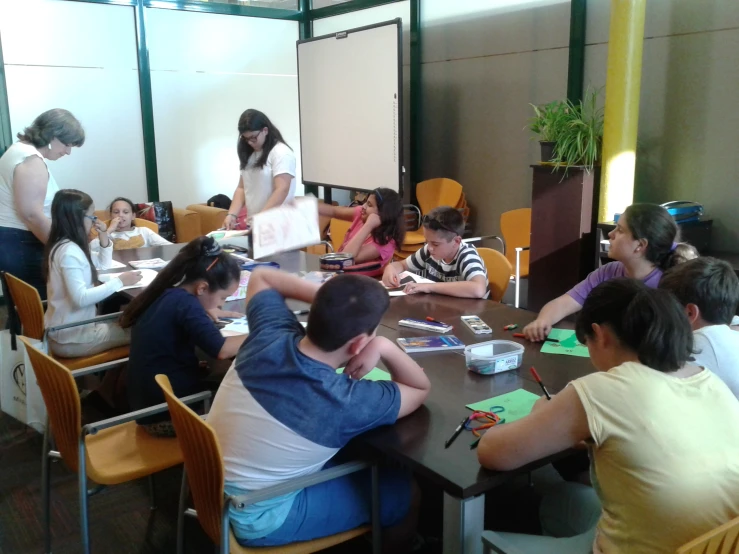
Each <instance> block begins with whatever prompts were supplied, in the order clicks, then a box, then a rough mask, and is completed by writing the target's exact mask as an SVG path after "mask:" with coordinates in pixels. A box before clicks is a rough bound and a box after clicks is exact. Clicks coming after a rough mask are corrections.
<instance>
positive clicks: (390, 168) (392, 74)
mask: <svg viewBox="0 0 739 554" xmlns="http://www.w3.org/2000/svg"><path fill="white" fill-rule="evenodd" d="M401 25H402V22H401V21H400V19H396V20H393V21H388V22H385V23H380V24H377V25H371V26H367V27H360V28H358V29H352V30H349V31H344V32H342V33H336V34H332V35H327V36H325V37H317V38H314V39H308V40H305V41H299V42H298V87H299V103H300V146H301V151H302V155H301V158H302V175H303V182H304V183H305V184H310V185H322V186H331V187H338V188H348V189H353V190H373V189H375V188H377V187H387V188H390V189H393V190H396V191H399V190H400V183H401V181H402V167H403V162H402V146H401V144H402V142H401V137H402V132H401V121H402V117H401V112H402V94H401V92H402V53H401Z"/></svg>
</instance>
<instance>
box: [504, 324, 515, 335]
mask: <svg viewBox="0 0 739 554" xmlns="http://www.w3.org/2000/svg"><path fill="white" fill-rule="evenodd" d="M516 328H518V325H516V324H515V323H511V324H510V325H506V326H505V327H503V330H504V331H510V330H512V329H516ZM514 336H515V335H514Z"/></svg>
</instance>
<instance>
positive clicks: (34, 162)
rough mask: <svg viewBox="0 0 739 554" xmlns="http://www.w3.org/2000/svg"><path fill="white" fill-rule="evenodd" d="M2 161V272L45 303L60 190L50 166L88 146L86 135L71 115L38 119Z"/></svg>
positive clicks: (46, 115)
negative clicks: (46, 257) (48, 245)
mask: <svg viewBox="0 0 739 554" xmlns="http://www.w3.org/2000/svg"><path fill="white" fill-rule="evenodd" d="M18 139H19V140H18V142H16V143H15V144H13V145H12V146H11V147H10V148H8V150H7V151H6V152H5V153H4V154H3V155H2V157H0V244H2V245H3V248H0V271H7V272H8V273H12V274H13V275H15V276H16V277H18V278H19V279H23V280H24V281H26V282H27V283H29V284H30V285H33V286H34V287H35V288H36V289H37V290H38V291H39V294H40V295H41V298H42V299H43V298H46V283H45V282H44V278H43V275H42V273H41V265H42V260H43V252H44V243H45V242H46V239H47V238H48V236H49V229H50V228H51V211H50V210H51V201H52V199H53V198H54V195H55V194H56V192H57V191H58V190H59V187H58V186H57V184H56V181H55V180H54V176H53V175H52V174H51V170H50V169H49V167H48V164H47V160H51V161H54V160H58V159H59V158H62V157H63V156H68V155H69V154H71V153H72V148H73V147H74V146H82V145H83V144H84V143H85V131H84V130H83V129H82V125H80V122H79V121H77V119H76V118H75V117H74V116H73V115H72V114H71V113H69V112H68V111H67V110H62V109H53V110H49V111H46V112H44V113H42V114H41V115H39V116H38V117H37V118H36V119H35V120H34V121H33V123H32V124H31V125H30V126H29V127H26V128H25V129H24V130H23V132H21V133H18Z"/></svg>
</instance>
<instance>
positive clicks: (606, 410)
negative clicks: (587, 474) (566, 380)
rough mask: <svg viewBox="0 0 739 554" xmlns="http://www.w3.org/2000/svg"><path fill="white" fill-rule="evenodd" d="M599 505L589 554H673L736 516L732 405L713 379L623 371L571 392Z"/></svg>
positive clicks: (738, 430) (737, 434) (738, 449)
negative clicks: (581, 414)
mask: <svg viewBox="0 0 739 554" xmlns="http://www.w3.org/2000/svg"><path fill="white" fill-rule="evenodd" d="M572 385H573V386H574V387H575V390H576V391H577V394H578V395H579V397H580V400H581V402H582V404H583V407H584V408H585V412H586V414H587V418H588V426H589V428H590V433H591V436H592V437H593V441H594V445H592V448H591V452H590V455H591V460H592V464H591V475H592V477H593V486H594V487H596V491H597V492H598V496H599V497H600V500H601V503H602V504H603V513H602V514H601V518H600V520H599V521H598V529H597V533H596V539H595V545H594V547H593V552H595V553H596V554H598V553H602V554H647V553H648V554H659V553H664V554H673V553H674V552H675V550H676V549H677V548H678V547H679V546H680V545H682V544H684V543H686V542H688V541H690V540H692V539H694V538H696V537H698V536H699V535H701V534H703V533H705V532H706V531H709V530H711V529H713V528H714V527H717V526H719V525H721V524H723V523H726V522H727V521H729V520H730V519H732V518H734V517H736V516H737V515H739V402H737V399H736V398H735V397H734V395H733V394H732V393H731V391H730V390H729V388H728V387H727V386H726V385H725V384H724V383H723V382H722V381H721V380H720V379H719V378H718V377H716V376H715V375H714V374H713V373H711V372H710V371H708V370H705V369H704V370H703V371H701V372H700V373H698V374H696V375H694V376H692V377H688V378H684V379H681V378H678V377H675V376H673V375H671V374H669V373H661V372H659V371H656V370H653V369H650V368H648V367H646V366H644V365H642V364H639V363H634V362H627V363H624V364H622V365H620V366H618V367H615V368H613V369H611V370H609V371H608V372H599V373H594V374H591V375H587V376H586V377H583V378H581V379H577V380H576V381H573V382H572Z"/></svg>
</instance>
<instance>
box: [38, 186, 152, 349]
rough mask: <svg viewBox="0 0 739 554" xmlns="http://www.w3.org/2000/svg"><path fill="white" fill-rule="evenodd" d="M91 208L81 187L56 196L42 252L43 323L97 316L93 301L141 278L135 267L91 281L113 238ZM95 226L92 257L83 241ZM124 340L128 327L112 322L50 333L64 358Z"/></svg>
mask: <svg viewBox="0 0 739 554" xmlns="http://www.w3.org/2000/svg"><path fill="white" fill-rule="evenodd" d="M94 211H95V206H94V204H93V203H92V198H90V196H89V195H88V194H86V193H84V192H81V191H79V190H73V189H64V190H60V191H59V192H57V193H56V195H55V196H54V201H53V202H52V204H51V229H50V230H49V240H48V241H47V243H46V252H45V257H44V274H45V275H46V277H47V288H48V293H49V307H48V308H47V310H46V315H45V316H44V322H45V325H46V327H47V328H49V327H56V326H59V325H65V324H67V323H75V322H78V321H85V320H88V319H91V318H93V317H95V316H96V315H97V314H96V310H95V304H97V303H98V302H101V301H102V300H104V299H106V298H108V297H109V296H110V295H112V294H114V293H115V292H116V291H118V290H119V289H120V288H122V287H123V286H127V285H133V284H135V283H137V282H138V281H140V280H141V275H140V273H139V272H137V271H127V272H125V273H121V274H120V276H118V277H116V278H114V279H111V280H110V281H108V282H107V283H104V284H102V285H98V286H95V283H96V282H97V270H98V269H106V268H108V267H110V262H111V261H112V259H113V243H112V241H111V240H110V237H108V234H107V232H106V231H107V228H106V226H105V223H103V222H102V221H99V220H98V219H97V218H96V217H95V216H94V215H93V212H94ZM93 226H95V228H96V229H97V231H98V233H99V237H100V250H98V251H97V252H96V253H95V257H93V256H92V255H91V253H90V245H89V243H88V241H87V236H88V235H89V233H90V229H92V227H93ZM128 342H129V335H128V332H125V331H124V330H123V329H121V328H120V326H118V325H117V324H116V323H110V322H101V323H90V324H87V325H81V326H78V327H71V328H69V329H62V330H59V331H52V332H50V333H49V348H50V349H51V351H52V352H53V353H54V354H56V355H57V356H61V357H63V358H78V357H80V356H91V355H92V354H97V353H98V352H104V351H106V350H110V349H111V348H115V347H117V346H123V345H125V344H128Z"/></svg>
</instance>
